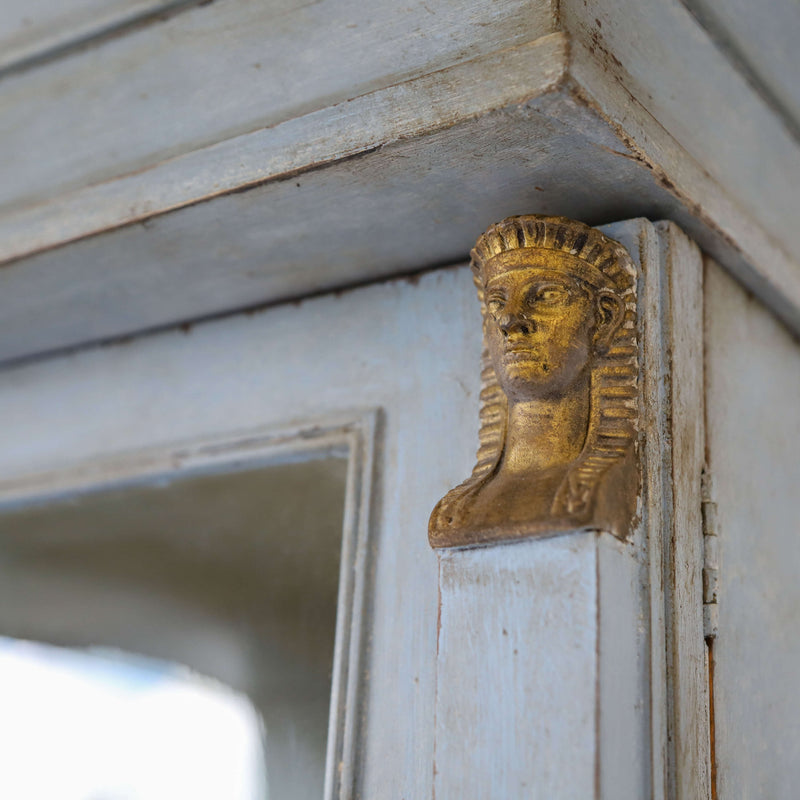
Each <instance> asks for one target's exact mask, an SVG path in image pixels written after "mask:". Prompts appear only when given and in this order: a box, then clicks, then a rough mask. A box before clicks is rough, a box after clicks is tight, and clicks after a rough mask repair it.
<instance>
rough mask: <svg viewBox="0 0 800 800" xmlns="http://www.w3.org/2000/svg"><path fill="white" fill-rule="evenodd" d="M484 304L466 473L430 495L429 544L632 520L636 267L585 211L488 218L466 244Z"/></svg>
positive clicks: (609, 526) (619, 525)
mask: <svg viewBox="0 0 800 800" xmlns="http://www.w3.org/2000/svg"><path fill="white" fill-rule="evenodd" d="M471 255H472V271H473V276H474V281H475V285H476V287H477V289H478V299H479V301H480V305H481V312H482V317H483V353H482V359H481V360H482V364H481V366H482V372H481V381H482V388H481V399H480V403H481V405H480V431H479V440H480V445H479V450H478V457H477V464H476V465H475V468H474V469H473V471H472V475H471V476H470V477H469V478H468V479H467V480H466V481H464V483H462V484H461V485H460V486H457V487H456V488H455V489H453V490H451V491H450V492H449V493H448V494H447V495H445V497H443V498H442V500H440V501H439V503H438V504H437V506H436V508H435V509H434V511H433V513H432V514H431V518H430V523H429V527H428V531H429V538H430V542H431V544H432V545H433V546H434V547H453V546H466V545H476V544H486V543H489V542H493V541H502V540H508V539H520V538H525V537H536V536H550V535H555V534H557V533H563V532H567V531H575V530H593V529H594V530H606V531H609V532H610V533H613V534H614V535H616V536H618V537H620V538H623V539H624V538H626V537H627V536H628V534H629V531H630V528H631V523H632V519H633V518H634V515H635V513H636V498H637V495H638V487H639V470H638V465H637V398H638V372H639V366H638V365H639V357H638V345H637V315H636V269H635V266H634V263H633V261H632V259H631V257H630V255H629V254H628V252H627V251H626V250H625V248H624V247H623V246H622V245H621V244H619V243H618V242H615V241H614V240H613V239H610V238H608V237H607V236H605V235H603V234H602V233H600V231H597V230H595V229H594V228H590V227H588V226H587V225H584V224H582V223H580V222H574V221H572V220H569V219H566V218H564V217H546V216H538V215H528V216H518V217H509V218H508V219H505V220H503V221H502V222H498V223H497V224H495V225H492V226H491V227H490V228H489V229H488V230H487V231H486V232H485V233H484V234H483V235H482V236H481V237H480V239H479V240H478V242H477V244H476V245H475V248H474V249H473V251H472V254H471Z"/></svg>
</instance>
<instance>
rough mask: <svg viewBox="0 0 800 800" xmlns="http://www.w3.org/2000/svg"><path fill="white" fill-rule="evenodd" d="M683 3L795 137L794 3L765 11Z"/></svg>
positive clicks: (799, 27)
mask: <svg viewBox="0 0 800 800" xmlns="http://www.w3.org/2000/svg"><path fill="white" fill-rule="evenodd" d="M683 2H684V4H685V5H686V7H687V8H688V9H689V10H690V11H691V12H692V14H694V16H695V17H696V18H697V19H698V20H699V21H700V22H701V24H702V25H703V27H704V28H705V29H706V30H707V31H708V32H709V34H710V35H711V36H712V37H713V38H714V41H715V42H716V43H717V44H718V45H719V47H720V48H721V49H722V50H723V51H724V52H725V53H726V54H727V56H728V57H729V59H731V60H732V61H733V63H734V64H735V65H736V67H737V69H739V70H741V71H742V72H743V73H744V74H745V75H747V76H748V77H749V78H750V79H751V81H752V82H753V83H755V85H757V86H758V90H759V93H761V94H762V96H766V98H768V99H769V101H770V102H771V104H773V107H775V108H776V110H777V111H778V112H779V113H781V115H782V116H783V117H784V119H785V120H786V123H787V125H790V126H791V127H793V128H794V131H795V135H796V134H797V130H798V127H800V86H798V83H797V81H796V80H794V79H793V76H795V75H797V72H798V69H800V65H799V64H798V57H797V48H796V47H795V45H794V43H795V42H796V41H797V39H798V38H800V8H798V7H797V3H795V2H794V0H770V3H769V5H768V6H764V5H759V4H755V3H750V2H748V0H726V2H724V3H720V2H715V0H683ZM767 9H768V10H767ZM765 12H766V13H765Z"/></svg>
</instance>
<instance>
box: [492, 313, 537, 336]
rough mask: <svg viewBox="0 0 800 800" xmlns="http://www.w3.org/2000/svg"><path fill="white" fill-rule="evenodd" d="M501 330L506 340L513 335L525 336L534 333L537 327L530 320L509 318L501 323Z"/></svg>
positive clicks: (515, 317)
mask: <svg viewBox="0 0 800 800" xmlns="http://www.w3.org/2000/svg"><path fill="white" fill-rule="evenodd" d="M500 330H501V331H502V333H503V337H504V338H506V339H507V338H508V337H509V336H510V335H511V334H512V333H521V334H523V335H526V334H529V333H533V331H534V330H535V325H534V324H533V322H532V321H531V320H529V319H525V318H523V317H517V316H513V317H512V316H508V317H506V318H505V319H503V320H501V321H500Z"/></svg>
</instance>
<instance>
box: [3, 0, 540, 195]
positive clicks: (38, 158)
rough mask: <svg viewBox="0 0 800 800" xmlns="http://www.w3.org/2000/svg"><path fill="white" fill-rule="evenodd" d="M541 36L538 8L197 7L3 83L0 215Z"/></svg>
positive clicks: (339, 3) (218, 1)
mask: <svg viewBox="0 0 800 800" xmlns="http://www.w3.org/2000/svg"><path fill="white" fill-rule="evenodd" d="M552 30H554V20H553V16H552V12H551V6H550V3H549V2H548V0H537V2H535V3H530V2H528V1H527V0H502V2H495V3H490V4H487V3H483V2H480V0H411V1H410V2H408V3H405V4H397V3H393V2H390V0H379V1H377V2H372V3H370V5H369V8H365V7H364V4H363V2H361V0H317V2H308V0H269V2H251V0H215V2H212V3H204V4H199V5H196V6H194V7H192V8H189V9H186V10H184V11H182V12H181V13H180V14H177V15H174V16H171V17H169V18H167V19H165V20H163V21H162V20H159V19H156V20H155V21H154V22H152V23H151V24H149V25H145V26H136V27H134V28H131V29H130V30H129V31H127V32H126V33H125V34H124V35H123V36H121V37H114V38H109V39H108V40H104V41H102V42H99V43H97V44H95V45H93V46H92V47H89V48H85V49H82V50H78V51H75V52H73V53H70V54H68V55H66V56H65V57H63V58H61V59H59V60H58V61H56V62H53V63H52V64H48V65H44V66H42V67H40V68H37V69H32V70H25V71H22V72H20V73H18V74H13V73H12V74H10V75H8V76H6V78H5V79H4V80H3V81H2V83H0V114H2V117H3V120H4V131H3V148H2V153H0V171H2V173H3V175H4V180H3V184H2V187H0V206H2V205H4V204H8V203H12V204H14V205H19V204H20V203H22V202H34V201H41V200H42V199H44V198H46V197H48V196H52V195H53V194H55V193H61V192H63V191H64V190H66V189H69V188H74V187H75V186H85V185H87V184H90V183H97V182H99V181H103V180H108V179H109V178H112V177H115V176H119V175H124V174H126V173H129V172H134V171H137V170H141V169H145V168H147V167H151V166H153V165H154V164H157V163H159V162H160V161H162V160H164V159H166V158H169V157H171V156H173V155H175V154H178V153H185V152H188V151H191V150H194V149H197V148H198V147H203V146H206V145H209V144H212V143H214V142H219V141H222V140H224V139H228V138H230V137H232V136H236V135H238V134H242V133H245V132H249V131H254V130H257V129H261V128H264V127H267V126H271V125H275V124H276V123H278V122H281V121H284V120H286V119H291V118H293V117H296V116H300V115H302V114H306V113H308V112H310V111H313V110H316V109H319V108H325V107H328V106H331V105H333V104H335V103H337V102H341V101H344V100H348V99H351V98H353V97H357V96H359V95H362V94H365V93H367V92H370V91H374V90H375V89H377V88H379V87H386V86H389V85H393V84H397V83H402V82H403V81H406V80H408V79H410V78H414V77H418V76H420V75H423V74H426V73H430V72H434V71H436V70H439V69H443V68H444V67H448V66H451V65H452V64H454V63H458V62H460V61H465V60H468V59H470V58H474V57H475V56H478V55H483V54H486V53H489V52H492V51H494V50H499V49H502V48H505V47H509V46H511V45H515V44H520V43H522V42H526V41H531V40H533V39H535V38H537V37H538V36H541V35H543V34H547V33H550V32H551V31H552ZM54 125H56V126H57V127H58V131H59V136H58V137H53V136H52V131H53V127H54Z"/></svg>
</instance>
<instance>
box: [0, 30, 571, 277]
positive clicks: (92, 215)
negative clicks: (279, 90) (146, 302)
mask: <svg viewBox="0 0 800 800" xmlns="http://www.w3.org/2000/svg"><path fill="white" fill-rule="evenodd" d="M567 63H568V42H567V38H566V36H565V35H564V34H562V33H553V34H548V35H547V36H543V37H541V38H539V39H536V40H535V41H533V42H530V43H527V44H524V45H520V46H518V47H512V48H508V49H506V50H502V51H500V52H496V53H491V54H489V55H487V56H481V57H479V58H476V59H473V60H472V61H467V62H465V63H461V64H457V65H455V66H452V67H449V68H447V69H444V70H440V71H437V72H433V73H431V74H428V75H424V76H423V77H421V78H417V79H415V80H411V81H407V82H404V83H399V84H396V85H394V86H389V87H387V88H383V89H380V90H377V91H375V92H370V93H369V94H366V95H362V96H360V97H356V98H354V99H352V100H347V101H345V102H342V103H338V104H337V105H334V106H330V107H328V108H324V109H321V110H319V111H313V112H311V113H309V114H306V115H303V116H300V117H295V118H293V119H290V120H287V121H286V122H283V123H280V124H278V125H275V126H272V127H268V128H264V129H262V130H259V131H256V132H254V133H248V134H244V135H242V136H237V137H234V138H232V139H227V140H225V141H223V142H220V143H218V144H214V145H211V146H209V147H204V148H200V149H198V150H193V151H192V152H189V153H186V154H184V155H180V156H176V157H174V158H172V159H168V160H166V161H162V162H161V163H160V164H157V165H156V166H154V167H152V168H150V169H147V170H144V171H141V172H135V173H132V174H129V175H125V176H122V177H119V178H116V179H113V180H110V181H107V182H104V183H100V184H95V185H91V186H87V187H85V188H82V189H78V190H76V191H73V192H68V193H65V194H61V195H57V196H56V197H54V198H52V199H50V200H48V201H46V202H44V203H41V204H37V205H34V206H31V207H29V208H20V209H18V210H16V211H13V212H12V213H9V214H5V215H3V216H0V262H8V261H13V260H16V259H19V258H22V257H24V256H29V255H32V254H35V253H38V252H42V251H43V250H47V249H51V248H53V247H57V246H61V245H64V244H67V243H69V242H72V241H75V240H77V239H81V238H84V237H88V236H92V235H96V234H98V233H102V232H104V231H107V230H110V229H114V228H119V227H122V226H125V225H130V224H132V223H135V222H141V221H143V220H146V219H148V218H150V217H153V216H157V215H160V214H164V213H166V212H169V211H174V210H176V209H179V208H183V207H186V206H189V205H194V204H196V203H200V202H205V201H208V200H211V199H213V198H214V197H218V196H220V195H223V194H227V193H230V192H234V191H242V190H245V189H248V188H252V187H254V186H257V185H259V184H262V183H266V182H268V181H274V180H279V179H281V178H286V177H289V176H292V175H296V174H300V173H302V172H307V171H309V170H313V169H318V168H320V167H323V166H326V165H329V164H332V163H335V162H337V161H342V160H344V159H347V158H351V157H353V156H356V155H361V154H364V153H368V152H371V151H373V150H376V149H379V148H381V147H383V146H385V145H387V144H390V143H392V142H396V141H400V140H403V139H411V138H415V137H421V136H425V135H428V134H431V133H433V132H435V131H437V130H441V129H444V128H449V127H452V126H453V125H456V124H458V123H460V122H464V121H466V120H468V119H471V118H473V117H477V116H481V115H483V114H486V113H489V112H491V111H493V110H496V109H501V108H504V107H507V106H512V105H521V104H524V103H525V102H526V101H528V100H530V99H531V98H533V97H536V96H538V95H541V94H544V93H546V92H548V91H552V90H553V89H555V88H556V87H557V86H558V85H559V84H560V82H561V81H562V80H563V79H564V77H565V75H566V69H567ZM442 85H445V86H446V87H447V90H446V91H442V90H441V86H442Z"/></svg>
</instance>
